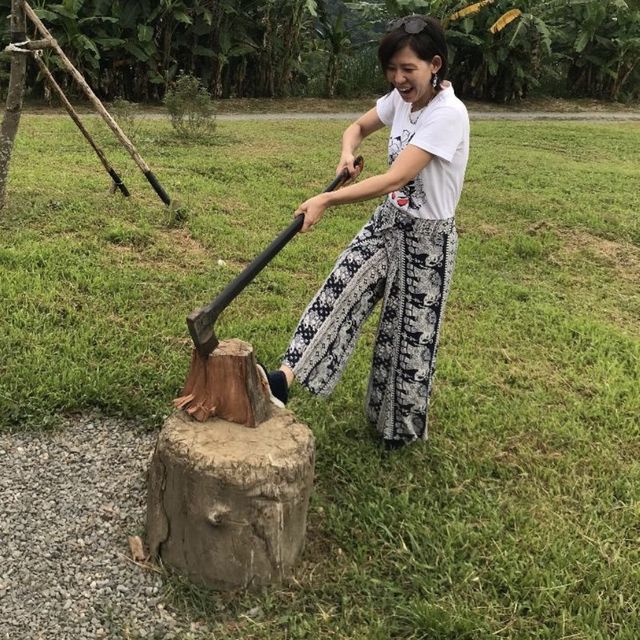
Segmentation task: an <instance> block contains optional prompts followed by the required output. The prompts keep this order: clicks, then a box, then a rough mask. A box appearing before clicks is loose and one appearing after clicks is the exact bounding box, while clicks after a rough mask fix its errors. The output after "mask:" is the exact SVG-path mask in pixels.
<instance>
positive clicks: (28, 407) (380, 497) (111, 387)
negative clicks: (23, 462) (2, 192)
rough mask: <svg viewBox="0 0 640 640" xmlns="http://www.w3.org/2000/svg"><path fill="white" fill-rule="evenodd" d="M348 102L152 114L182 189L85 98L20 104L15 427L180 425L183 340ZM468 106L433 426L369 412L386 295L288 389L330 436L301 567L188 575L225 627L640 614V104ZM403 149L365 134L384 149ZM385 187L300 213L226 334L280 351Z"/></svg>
mask: <svg viewBox="0 0 640 640" xmlns="http://www.w3.org/2000/svg"><path fill="white" fill-rule="evenodd" d="M344 124H345V123H341V122H291V121H288V122H283V123H280V124H278V123H275V122H241V123H231V122H220V123H219V124H218V129H217V132H216V134H215V136H214V139H213V141H212V142H211V143H210V144H192V145H184V144H182V143H181V142H180V141H176V140H175V139H173V138H172V137H171V134H170V131H169V129H168V126H167V125H166V124H164V123H160V122H145V123H143V124H141V125H140V131H139V133H138V138H137V143H138V146H139V149H140V151H141V153H142V155H143V156H144V157H145V159H146V160H147V162H149V164H150V165H151V166H152V168H153V170H154V172H155V173H156V175H157V176H158V177H159V179H160V181H161V182H162V183H163V185H164V186H165V188H166V189H167V190H168V191H169V193H170V194H171V195H172V196H173V197H174V198H175V199H176V200H177V204H176V207H175V208H174V210H173V211H170V212H167V211H165V210H163V208H162V206H161V203H160V201H159V200H158V199H157V197H156V196H155V194H154V193H153V192H152V190H151V189H150V187H149V186H148V185H147V184H146V183H145V181H144V178H143V177H142V176H141V175H140V174H139V172H137V170H136V169H135V167H134V166H133V163H132V162H131V160H130V159H129V158H128V157H127V156H125V155H124V154H123V152H122V151H121V150H120V149H119V148H118V147H117V145H116V144H115V143H113V142H112V141H111V140H110V138H109V137H108V136H107V135H106V134H105V133H104V132H103V131H102V130H101V129H99V125H98V124H97V123H93V124H92V126H93V127H94V128H95V129H96V133H97V135H98V136H99V137H100V139H101V140H102V143H103V145H104V148H105V151H106V152H107V154H108V156H109V157H110V158H111V160H112V162H113V163H114V165H115V166H116V169H117V170H118V171H119V172H120V173H121V174H122V175H123V177H124V179H125V182H126V183H127V185H128V186H129V188H130V190H131V192H132V197H131V198H130V199H129V200H124V199H122V198H121V197H120V196H119V195H109V194H108V193H107V189H108V184H109V180H108V177H107V176H106V174H104V172H103V171H102V169H101V167H100V165H99V163H98V162H97V160H96V159H95V158H94V157H93V156H92V155H91V152H90V150H89V149H88V148H87V147H86V145H85V144H84V142H83V141H82V139H81V138H80V137H79V135H78V134H76V132H75V131H74V129H73V125H72V124H71V123H69V122H67V121H66V120H64V119H62V118H59V117H46V116H38V117H36V116H30V117H25V118H24V120H23V122H22V125H21V130H20V134H19V139H18V144H17V148H16V151H15V155H14V158H13V162H12V171H11V176H10V178H11V180H10V185H9V193H8V205H7V208H6V209H5V211H4V212H3V213H2V217H1V219H0V225H1V228H0V231H1V240H0V269H1V274H2V277H1V278H0V293H1V295H2V299H3V302H4V304H3V314H2V318H1V320H0V322H1V323H2V324H1V326H0V374H1V375H0V416H1V418H0V420H1V425H2V428H4V429H38V428H42V427H43V426H55V425H56V423H57V419H58V417H59V416H60V415H62V414H64V413H70V412H76V411H90V410H96V409H97V410H101V411H103V412H105V413H108V414H119V415H124V416H127V417H130V418H133V419H136V420H138V421H139V422H140V424H141V425H145V426H151V427H157V426H158V425H160V424H161V422H162V419H163V416H164V415H166V413H167V412H168V411H169V410H170V406H171V400H172V398H173V397H175V396H176V395H177V394H178V392H179V390H180V388H181V385H182V383H183V382H184V378H185V376H186V372H187V368H188V363H189V353H190V341H189V339H188V334H187V331H186V325H185V317H186V315H187V313H188V312H189V311H191V310H192V309H193V308H195V307H197V306H200V305H202V304H204V303H206V302H208V301H209V300H210V299H212V298H213V296H214V295H215V294H216V293H217V292H218V291H219V289H221V288H222V287H223V286H224V285H225V284H227V283H228V282H229V281H230V280H231V278H232V277H233V276H234V275H235V273H237V272H238V271H239V270H240V269H241V268H242V266H243V265H244V264H245V263H246V262H247V261H248V260H250V259H251V258H253V257H254V256H255V255H256V254H257V253H258V252H259V251H260V250H261V249H262V248H263V247H264V246H265V245H266V244H267V243H268V242H269V241H270V240H271V239H272V238H273V237H274V236H275V234H276V233H277V232H278V231H279V230H280V229H281V228H283V227H284V226H285V225H286V224H288V222H289V220H290V218H291V214H292V211H293V210H294V209H295V207H296V205H297V204H298V203H299V202H300V201H301V200H303V199H304V198H306V197H308V196H309V195H311V194H313V193H315V192H317V191H319V190H321V189H322V188H323V187H324V186H325V185H326V183H327V182H329V180H330V178H331V177H332V173H333V167H334V163H335V162H336V158H337V156H338V149H339V146H338V141H339V137H340V133H341V130H342V128H343V127H344ZM472 133H473V140H472V155H471V159H470V164H469V170H468V175H467V183H466V187H465V191H464V195H463V198H462V200H461V203H460V207H459V215H458V221H459V226H460V229H461V245H460V253H459V258H458V264H457V267H456V273H455V276H454V288H453V291H452V295H451V298H450V303H449V306H448V309H447V320H446V322H445V325H444V330H443V336H442V343H441V351H440V357H439V363H438V365H439V371H438V378H437V381H436V388H435V393H434V397H433V402H432V410H431V436H430V440H429V442H428V443H427V444H426V445H417V446H413V447H410V448H408V449H407V450H405V451H401V452H398V453H396V454H393V455H389V456H386V455H384V454H382V453H381V451H380V449H379V447H378V446H377V443H376V441H375V439H374V437H373V436H372V435H371V433H370V430H369V427H368V426H367V424H366V420H365V418H364V416H363V412H362V403H363V397H364V391H365V388H366V382H367V374H368V367H369V358H370V350H371V344H372V341H373V337H374V331H375V321H374V320H373V321H372V322H370V323H369V324H367V326H366V328H365V331H364V333H363V337H362V340H361V342H360V344H359V346H358V348H357V350H356V353H355V354H354V357H353V359H352V361H351V362H350V364H349V366H348V368H347V371H346V373H345V376H344V378H343V381H342V383H341V384H340V385H339V387H338V389H337V390H336V392H335V393H334V395H333V396H332V397H331V398H330V399H329V400H319V399H316V398H313V397H311V396H310V395H308V394H307V393H306V392H303V391H301V390H299V389H297V388H294V390H293V399H292V403H291V408H292V409H293V411H294V412H295V413H296V414H297V416H298V417H299V419H300V420H302V421H303V422H306V423H308V424H309V425H310V426H311V427H312V429H313V431H314V433H315V435H316V439H317V466H316V485H315V492H314V496H313V499H312V504H311V509H310V516H309V527H308V546H307V550H306V552H305V556H304V563H303V565H302V566H301V567H300V570H299V572H298V574H297V577H296V580H295V581H294V582H292V584H290V585H286V586H284V587H278V588H273V589H269V590H265V591H264V592H261V593H257V594H231V595H220V594H214V593H211V592H208V591H206V590H203V589H199V588H196V587H194V586H192V585H189V584H188V583H185V582H184V581H182V580H181V579H179V578H177V577H173V578H170V579H169V580H168V586H167V597H168V599H169V601H170V602H171V603H172V605H173V606H174V607H175V608H176V609H177V610H178V611H180V612H181V613H182V615H184V616H185V617H187V618H188V619H191V620H194V621H202V622H204V623H206V624H208V625H210V627H211V629H212V634H213V635H212V637H215V638H221V639H231V638H234V639H239V638H243V639H258V638H261V639H267V638H312V639H315V638H342V639H346V638H351V639H354V640H355V639H362V638H371V639H375V640H377V639H379V640H383V639H388V638H398V639H400V638H401V639H418V638H422V639H427V638H429V639H431V638H437V639H441V638H451V639H454V638H455V639H458V638H470V639H471V638H472V639H474V640H476V639H482V638H491V637H498V638H513V639H516V638H518V639H520V638H521V639H529V638H539V639H548V640H559V639H560V638H566V639H569V638H572V639H583V640H605V639H608V638H614V637H615V638H619V639H629V640H632V639H635V638H637V637H638V629H639V628H640V596H639V595H638V594H640V552H639V548H640V502H639V498H640V462H639V460H640V429H639V426H640V425H639V417H640V393H639V389H638V387H639V384H638V383H639V381H640V341H639V337H640V322H639V321H640V294H639V292H638V283H639V282H640V226H639V224H638V215H637V212H638V211H639V210H640V190H639V189H638V188H637V185H638V184H640V154H639V152H638V149H640V126H639V125H637V124H621V125H613V124H612V125H605V124H599V125H593V124H582V123H580V124H569V123H556V124H551V123H530V122H529V123H497V122H496V123H490V122H482V123H475V124H474V125H473V131H472ZM384 149H385V140H384V136H383V135H379V136H377V137H375V138H374V139H372V140H369V141H367V142H366V144H365V145H364V149H363V152H364V154H365V157H366V160H367V168H366V171H367V172H368V173H373V172H375V171H380V170H382V169H383V167H384ZM370 211H371V206H370V205H367V204H362V205H358V206H352V207H343V208H340V209H337V210H334V211H331V212H330V213H329V214H328V215H327V217H326V218H325V220H324V221H323V223H322V225H321V226H320V227H318V228H317V230H315V231H314V232H313V233H311V234H308V235H306V236H302V237H299V238H296V239H295V240H294V241H293V242H292V243H291V244H290V245H289V246H288V247H287V248H286V249H285V250H284V251H283V253H282V254H281V255H280V256H278V258H277V259H276V260H275V261H274V263H273V264H272V265H270V266H269V267H268V268H267V270H266V271H265V272H263V274H261V276H260V277H259V278H258V280H257V281H256V282H255V283H254V284H252V285H251V288H250V290H249V291H247V292H245V293H244V294H243V295H242V296H240V297H239V298H238V299H237V300H236V301H234V303H233V304H232V305H231V306H230V307H229V309H228V310H227V311H226V312H225V314H224V315H223V316H222V317H221V319H220V320H219V321H218V323H217V325H216V326H217V333H218V335H219V336H220V337H223V338H224V337H238V338H242V339H245V340H247V341H249V342H251V343H252V344H253V345H254V346H255V348H256V349H257V351H258V353H259V355H260V357H261V358H262V359H263V360H266V361H267V362H270V363H271V364H276V363H277V361H278V357H279V355H280V354H281V353H282V352H283V351H284V349H285V348H286V345H287V341H288V339H289V337H290V334H291V332H292V331H293V328H294V326H295V323H296V321H297V319H298V317H299V314H300V313H301V311H302V310H303V308H304V306H305V305H306V303H307V302H308V299H309V297H310V296H311V295H312V293H313V292H314V290H315V288H316V287H317V286H318V284H319V283H320V282H321V281H322V279H323V277H324V275H325V274H326V273H327V271H328V269H330V267H331V265H332V264H333V262H334V260H335V259H336V257H337V255H338V254H339V252H340V250H341V249H342V247H344V245H345V244H346V243H347V242H348V241H349V239H350V238H351V236H352V235H353V234H354V233H355V232H356V231H357V230H358V229H359V228H360V226H361V225H362V224H363V222H364V221H365V220H366V219H367V216H368V215H369V213H370ZM220 260H221V261H223V262H220V263H219V261H220ZM185 637H186V636H185Z"/></svg>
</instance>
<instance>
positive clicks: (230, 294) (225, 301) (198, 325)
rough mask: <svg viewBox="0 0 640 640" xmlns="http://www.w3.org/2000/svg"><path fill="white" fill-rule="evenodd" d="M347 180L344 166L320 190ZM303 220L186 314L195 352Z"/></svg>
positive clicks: (214, 342)
mask: <svg viewBox="0 0 640 640" xmlns="http://www.w3.org/2000/svg"><path fill="white" fill-rule="evenodd" d="M363 163H364V160H363V158H362V156H358V157H357V158H356V160H355V162H354V164H355V166H356V167H362V166H363ZM348 179H349V172H348V170H347V169H345V170H344V171H343V172H342V173H340V174H339V175H337V176H336V177H335V179H334V180H333V181H332V182H331V183H330V184H329V185H328V186H327V188H326V189H325V190H324V191H323V193H326V192H328V191H334V190H335V189H337V188H338V187H339V186H341V185H342V184H343V183H344V182H346V181H347V180H348ZM303 223H304V214H303V213H301V214H299V215H297V216H296V217H295V218H294V219H293V222H292V223H291V224H290V225H289V226H288V227H287V228H286V229H284V230H283V231H282V232H281V233H280V235H279V236H278V237H277V238H276V239H275V240H274V241H273V242H272V243H271V244H270V245H269V246H268V247H267V248H266V249H265V250H264V251H263V252H262V253H261V254H260V255H259V256H258V257H257V258H255V259H254V260H253V262H251V263H249V264H248V265H247V266H246V267H245V268H244V270H243V271H242V272H241V273H239V274H238V275H237V276H236V278H235V280H233V281H232V282H230V283H229V284H228V285H227V286H226V287H225V288H224V289H223V290H222V291H221V292H220V293H219V294H218V296H217V297H216V298H215V299H214V300H213V302H210V303H209V304H208V305H205V306H204V307H201V308H200V309H196V310H195V311H192V312H191V313H190V314H189V315H188V316H187V326H188V327H189V333H190V334H191V339H192V340H193V344H194V345H195V347H196V349H197V350H198V353H200V355H202V356H203V357H207V356H208V355H209V354H210V353H211V352H212V351H213V350H214V349H215V348H216V347H217V346H218V339H217V338H216V334H215V331H214V325H215V322H216V320H217V319H218V316H219V315H220V313H222V311H224V309H226V308H227V306H228V305H229V304H230V303H231V302H232V301H233V300H234V298H236V296H238V294H239V293H240V292H241V291H242V290H243V289H244V288H245V287H246V286H247V285H248V284H249V283H250V282H251V281H252V280H253V279H254V278H255V277H256V276H257V275H258V274H259V273H260V272H261V271H262V270H263V269H264V268H265V267H266V266H267V264H269V262H271V260H272V259H273V258H274V257H275V256H276V255H277V254H278V253H279V252H280V250H281V249H282V248H283V247H284V246H285V245H286V244H287V243H288V242H289V240H291V238H293V236H295V235H296V234H297V233H298V231H300V229H302V225H303Z"/></svg>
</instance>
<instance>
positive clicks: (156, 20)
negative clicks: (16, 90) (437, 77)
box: [0, 0, 640, 101]
mask: <svg viewBox="0 0 640 640" xmlns="http://www.w3.org/2000/svg"><path fill="white" fill-rule="evenodd" d="M10 5H11V2H10V0H0V13H3V14H4V15H8V14H9V12H10ZM32 5H33V6H34V8H35V9H36V11H37V13H38V14H39V15H40V16H41V18H42V19H43V21H44V22H45V23H46V24H47V26H48V27H49V28H50V30H51V31H52V32H53V33H54V35H55V37H56V38H57V40H58V41H59V43H60V45H61V46H62V47H63V48H64V49H65V51H66V52H67V53H68V55H69V56H70V57H71V58H72V60H73V61H74V63H75V65H76V66H77V67H78V69H79V70H80V71H81V73H83V74H84V75H85V76H86V77H87V79H88V80H89V82H91V84H92V86H93V87H94V88H95V89H96V90H97V91H98V92H99V93H100V94H101V96H102V97H103V98H107V99H113V98H115V97H116V96H120V97H122V98H124V99H127V100H132V101H148V100H158V101H159V100H161V99H162V98H163V96H164V95H165V93H166V91H167V90H168V88H169V87H170V86H171V83H172V82H173V81H174V80H175V79H176V78H177V77H178V75H179V74H180V73H183V74H189V75H193V76H195V77H197V78H199V79H200V81H201V83H202V85H203V86H204V87H205V89H206V90H207V91H208V92H209V93H210V94H211V95H212V96H213V97H216V98H220V97H236V96H237V97H259V96H286V95H292V94H298V95H309V94H310V93H312V92H315V93H316V94H320V93H324V94H326V95H335V94H337V93H340V92H342V93H345V92H346V93H350V94H354V93H357V91H358V90H361V91H363V92H366V91H370V90H372V88H373V87H374V86H379V85H378V83H377V82H373V79H372V78H371V76H372V74H371V73H368V74H362V73H353V72H352V70H351V69H350V65H351V66H353V65H361V63H362V57H363V55H365V54H367V53H368V52H369V51H371V56H373V57H374V58H375V44H374V43H375V41H376V40H377V39H378V38H379V36H380V35H381V34H382V33H383V32H384V24H385V23H386V21H387V20H388V19H390V18H392V17H395V16H398V15H405V14H408V13H412V12H420V13H429V14H432V15H435V16H437V17H439V18H440V19H441V20H442V21H443V22H444V23H445V25H446V27H447V30H448V35H449V42H450V46H451V57H452V64H451V65H450V68H451V73H452V79H453V80H454V81H455V83H456V86H457V87H458V91H459V92H460V93H461V94H463V95H466V96H473V97H478V98H484V99H494V100H510V99H515V98H519V97H522V96H526V95H527V94H528V93H530V92H531V91H532V90H538V89H539V88H540V87H542V89H543V90H544V89H545V87H550V86H551V84H550V82H551V81H552V85H553V89H554V90H555V91H564V92H566V93H568V94H571V95H585V96H592V97H598V98H610V99H614V100H621V99H625V100H630V99H637V98H638V97H639V96H640V70H639V68H640V64H639V62H640V2H638V0H480V1H476V2H468V1H465V0H462V1H460V0H354V1H351V2H348V1H343V0H136V2H132V1H131V0H32ZM0 25H2V28H3V29H4V33H3V34H2V36H3V41H4V42H5V43H6V42H8V39H9V33H8V21H3V22H1V23H0ZM31 35H33V34H31ZM46 55H47V62H48V64H49V66H50V67H52V68H53V69H54V72H55V73H56V77H58V79H59V80H61V82H62V83H63V86H64V85H66V86H68V80H66V79H65V78H64V74H63V73H62V71H61V70H59V69H56V58H55V56H54V55H53V54H51V53H47V54H46ZM5 64H6V62H5ZM29 74H30V77H29V85H30V86H32V87H34V88H35V94H36V95H39V94H41V92H42V91H43V84H42V82H41V79H39V78H38V76H37V73H36V70H35V68H31V69H30V71H29ZM0 75H1V74H0ZM318 75H321V76H322V77H321V78H318V77H317V76H318ZM367 75H368V76H369V78H368V79H367V77H366V76H367ZM348 82H357V83H362V85H361V86H353V87H350V88H347V87H346V83H348Z"/></svg>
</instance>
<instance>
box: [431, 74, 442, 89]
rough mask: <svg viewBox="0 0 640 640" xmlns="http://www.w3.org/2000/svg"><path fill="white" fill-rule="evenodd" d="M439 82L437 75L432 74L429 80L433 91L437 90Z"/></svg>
mask: <svg viewBox="0 0 640 640" xmlns="http://www.w3.org/2000/svg"><path fill="white" fill-rule="evenodd" d="M439 82H440V78H438V74H437V73H434V74H433V78H431V86H432V87H433V88H434V89H437V88H438V83H439Z"/></svg>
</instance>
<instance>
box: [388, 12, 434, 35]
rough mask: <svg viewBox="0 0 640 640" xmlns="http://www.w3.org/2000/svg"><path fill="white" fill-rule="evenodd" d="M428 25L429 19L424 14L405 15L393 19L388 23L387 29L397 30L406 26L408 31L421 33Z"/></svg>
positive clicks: (405, 28)
mask: <svg viewBox="0 0 640 640" xmlns="http://www.w3.org/2000/svg"><path fill="white" fill-rule="evenodd" d="M426 26H427V21H426V20H425V19H424V18H423V17H422V16H405V17H404V18H399V19H398V20H393V21H392V22H389V23H388V24H387V31H395V30H396V29H399V28H400V27H404V30H405V32H406V33H411V34H414V33H420V32H421V31H422V30H423V29H425V27H426Z"/></svg>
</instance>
